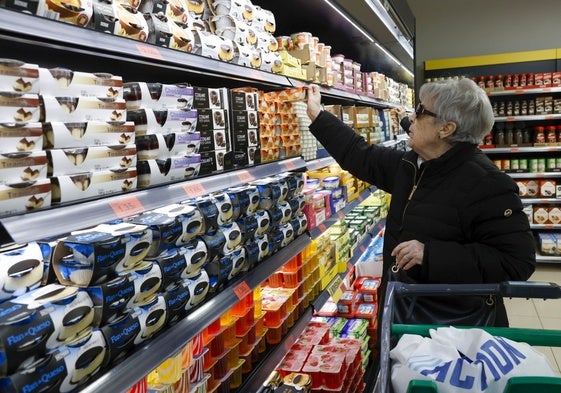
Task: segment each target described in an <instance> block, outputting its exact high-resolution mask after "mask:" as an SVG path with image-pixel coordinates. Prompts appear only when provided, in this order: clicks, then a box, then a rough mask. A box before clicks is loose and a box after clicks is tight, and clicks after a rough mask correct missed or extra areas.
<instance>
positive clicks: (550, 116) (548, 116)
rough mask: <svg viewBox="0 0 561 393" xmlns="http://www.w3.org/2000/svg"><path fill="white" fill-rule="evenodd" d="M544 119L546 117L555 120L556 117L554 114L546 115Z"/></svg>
mask: <svg viewBox="0 0 561 393" xmlns="http://www.w3.org/2000/svg"><path fill="white" fill-rule="evenodd" d="M544 119H545V120H553V119H555V116H553V115H545V116H544Z"/></svg>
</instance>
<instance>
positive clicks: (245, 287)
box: [80, 234, 311, 393]
mask: <svg viewBox="0 0 561 393" xmlns="http://www.w3.org/2000/svg"><path fill="white" fill-rule="evenodd" d="M310 242H311V240H310V237H309V236H308V235H306V234H304V235H301V236H299V237H298V238H296V239H295V240H294V241H293V242H292V243H290V244H289V245H288V246H287V247H285V248H282V249H280V250H279V251H278V252H277V253H276V254H273V255H272V256H271V257H269V258H267V259H266V260H265V261H263V262H261V263H260V264H258V265H257V266H256V267H255V268H254V269H253V270H251V271H249V272H248V273H247V274H245V275H244V276H242V277H240V278H239V279H237V280H235V281H233V282H231V283H230V284H229V285H228V286H227V287H226V288H224V289H223V290H222V291H220V292H219V293H217V294H216V295H215V296H214V297H212V298H210V299H207V300H206V301H205V302H204V303H203V304H202V305H201V306H199V307H198V308H196V309H195V310H194V311H192V312H191V313H190V314H189V315H187V317H185V318H184V319H182V320H181V321H179V322H178V323H177V324H176V325H173V326H172V327H170V328H169V329H167V330H165V331H163V332H162V333H161V334H159V335H158V336H156V337H155V338H153V339H152V340H150V341H149V342H147V343H146V344H145V345H140V346H138V347H137V348H135V350H134V351H133V352H132V353H131V354H130V355H129V356H128V357H127V358H126V359H125V360H124V361H123V362H121V363H119V364H117V365H115V366H113V367H111V369H109V370H106V371H105V372H103V373H102V374H100V375H99V376H97V377H95V379H94V380H92V381H91V382H90V383H89V384H88V385H87V386H85V387H83V388H81V389H80V392H82V393H98V392H124V391H126V390H127V389H129V388H130V387H132V386H133V385H134V384H135V383H136V382H137V381H138V380H139V379H140V378H142V377H143V376H144V375H147V374H148V373H149V372H150V371H152V370H153V369H154V368H155V367H157V366H158V365H159V364H161V363H162V362H164V361H165V360H166V359H167V358H169V357H171V356H172V355H174V354H175V353H177V351H178V350H179V349H181V348H182V347H183V346H185V345H186V344H187V343H188V342H189V341H190V340H192V339H193V338H194V337H195V336H196V335H197V334H198V333H199V332H201V331H202V330H203V329H205V328H206V327H207V326H208V325H210V324H211V323H212V322H213V321H214V320H215V319H216V317H217V316H219V315H222V314H223V313H224V312H226V311H227V310H229V309H230V308H232V307H233V306H234V305H235V304H236V303H237V302H238V301H239V300H240V298H243V296H245V295H246V294H248V293H251V292H250V291H253V290H254V289H255V288H257V286H258V285H259V284H261V283H262V282H263V281H265V280H266V279H267V278H268V277H269V276H270V275H271V274H273V273H274V272H275V271H276V270H277V269H279V268H280V267H281V266H283V265H284V264H285V263H286V261H288V260H290V259H291V258H294V257H295V256H296V255H298V254H299V253H300V252H302V251H303V250H304V248H306V246H308V245H309V244H310Z"/></svg>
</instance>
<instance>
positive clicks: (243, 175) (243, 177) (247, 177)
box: [238, 171, 255, 183]
mask: <svg viewBox="0 0 561 393" xmlns="http://www.w3.org/2000/svg"><path fill="white" fill-rule="evenodd" d="M238 179H240V181H241V182H242V183H249V182H250V181H253V180H255V178H254V177H253V175H252V174H251V173H249V171H240V172H239V173H238Z"/></svg>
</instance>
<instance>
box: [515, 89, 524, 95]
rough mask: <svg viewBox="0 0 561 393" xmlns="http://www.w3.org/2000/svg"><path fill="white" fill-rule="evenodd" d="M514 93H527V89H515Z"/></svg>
mask: <svg viewBox="0 0 561 393" xmlns="http://www.w3.org/2000/svg"><path fill="white" fill-rule="evenodd" d="M514 94H526V91H525V90H514Z"/></svg>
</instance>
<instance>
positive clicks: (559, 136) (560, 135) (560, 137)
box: [555, 124, 561, 142]
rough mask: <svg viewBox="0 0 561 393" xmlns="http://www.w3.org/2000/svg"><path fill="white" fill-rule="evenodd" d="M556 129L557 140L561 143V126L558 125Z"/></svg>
mask: <svg viewBox="0 0 561 393" xmlns="http://www.w3.org/2000/svg"><path fill="white" fill-rule="evenodd" d="M555 128H556V131H557V140H558V141H559V142H561V124H558V125H557V126H556V127H555Z"/></svg>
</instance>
